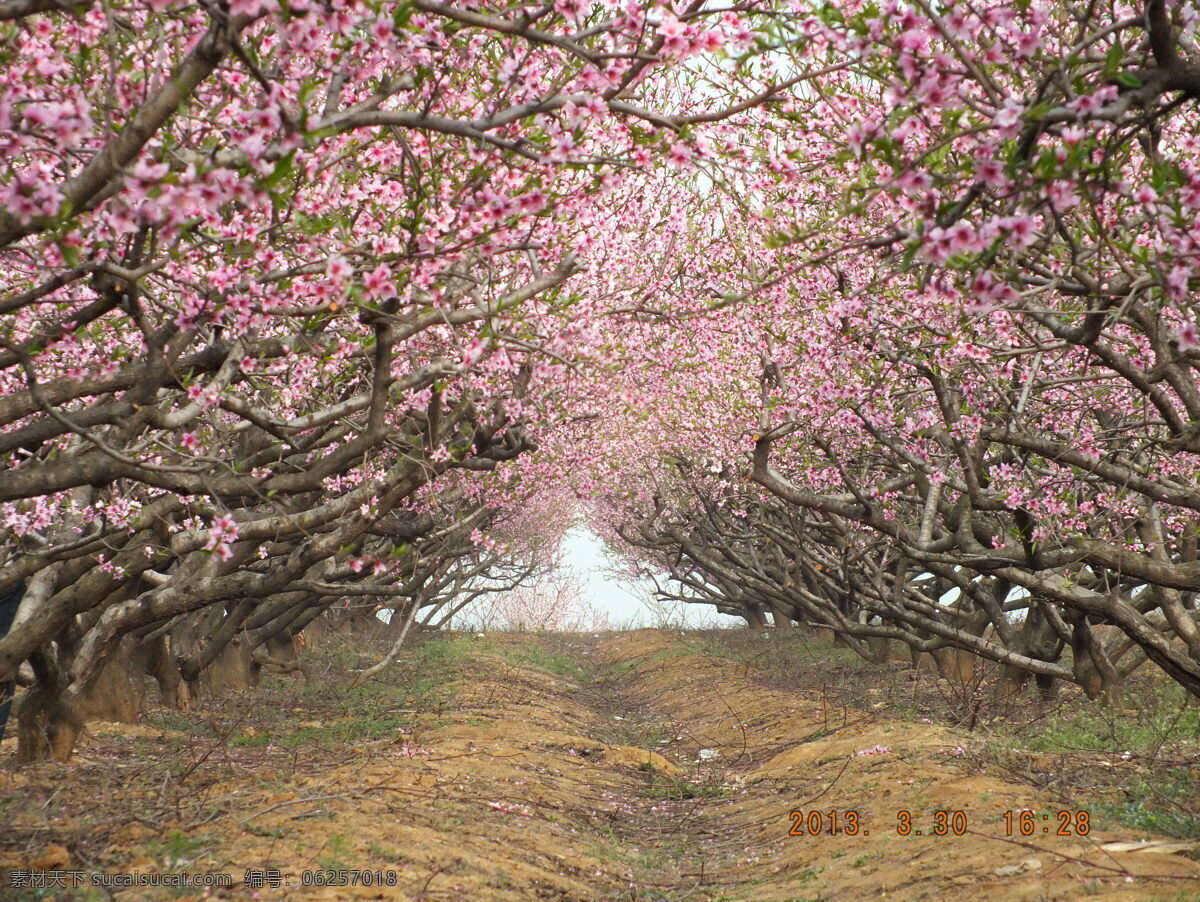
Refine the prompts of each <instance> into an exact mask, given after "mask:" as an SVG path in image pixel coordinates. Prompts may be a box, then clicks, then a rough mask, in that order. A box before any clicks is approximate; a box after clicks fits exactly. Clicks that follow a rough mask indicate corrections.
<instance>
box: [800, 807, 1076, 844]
mask: <svg viewBox="0 0 1200 902" xmlns="http://www.w3.org/2000/svg"><path fill="white" fill-rule="evenodd" d="M788 819H789V822H790V827H789V829H788V835H789V836H870V835H871V830H870V829H869V819H868V818H867V817H866V816H864V814H863V813H862V812H861V811H859V810H857V809H855V808H842V809H837V808H829V809H826V810H818V809H815V808H813V809H804V808H793V809H792V810H791V811H789V812H788ZM891 820H892V822H891V823H890V824H884V825H881V826H877V827H876V829H877V830H878V831H879V832H880V833H883V832H886V831H887V830H888V829H889V827H890V829H891V831H892V832H893V833H894V834H895V835H896V836H965V835H966V834H967V833H972V832H974V833H982V832H984V831H982V830H972V829H971V820H970V816H969V815H968V814H967V812H966V811H965V810H963V809H961V808H939V809H936V810H934V811H930V812H915V813H914V812H913V811H911V810H909V809H907V808H902V809H899V810H898V811H896V812H895V813H894V816H893V818H892V819H891ZM987 824H988V826H990V827H992V828H993V830H992V831H989V832H994V833H997V834H999V835H1003V836H1024V837H1033V836H1047V837H1048V836H1087V835H1088V834H1089V833H1090V832H1091V829H1092V823H1091V815H1090V814H1089V813H1088V812H1087V811H1086V810H1082V809H1080V810H1067V809H1061V810H1052V811H1043V812H1041V813H1038V812H1036V811H1034V810H1032V809H1030V808H1021V809H1018V810H1015V811H1005V812H1003V813H1002V814H1000V815H999V817H996V816H992V817H990V818H988V820H987Z"/></svg>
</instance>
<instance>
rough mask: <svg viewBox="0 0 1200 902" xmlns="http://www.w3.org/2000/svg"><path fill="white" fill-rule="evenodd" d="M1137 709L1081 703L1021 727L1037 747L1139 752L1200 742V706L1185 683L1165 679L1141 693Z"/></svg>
mask: <svg viewBox="0 0 1200 902" xmlns="http://www.w3.org/2000/svg"><path fill="white" fill-rule="evenodd" d="M1134 704H1135V708H1134V709H1133V710H1132V711H1129V712H1117V711H1114V710H1112V709H1110V708H1106V707H1104V706H1102V705H1099V704H1086V703H1084V704H1078V705H1072V706H1070V708H1067V709H1063V710H1061V711H1060V712H1058V713H1056V714H1053V715H1051V716H1050V717H1048V718H1047V719H1046V721H1045V722H1044V723H1043V724H1041V725H1040V726H1036V727H1035V728H1034V729H1032V730H1028V731H1023V733H1022V740H1023V741H1024V743H1025V745H1026V746H1028V748H1030V749H1032V750H1033V751H1047V752H1061V751H1092V752H1126V751H1129V752H1137V753H1148V754H1155V753H1157V751H1158V750H1159V749H1160V748H1162V746H1163V745H1165V744H1167V743H1170V742H1180V741H1184V742H1186V741H1191V742H1195V741H1200V706H1197V705H1196V704H1195V702H1194V701H1193V700H1192V699H1191V696H1190V695H1189V694H1188V693H1187V691H1186V690H1185V689H1184V688H1183V687H1182V686H1177V685H1175V684H1173V683H1171V684H1162V685H1159V686H1157V687H1156V688H1155V689H1154V690H1151V691H1147V692H1143V693H1139V696H1138V698H1137V699H1136V701H1135V702H1134Z"/></svg>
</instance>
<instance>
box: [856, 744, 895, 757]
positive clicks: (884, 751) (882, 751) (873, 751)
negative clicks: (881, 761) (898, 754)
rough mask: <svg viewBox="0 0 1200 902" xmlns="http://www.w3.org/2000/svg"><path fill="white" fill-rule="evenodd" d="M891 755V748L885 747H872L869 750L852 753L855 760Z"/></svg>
mask: <svg viewBox="0 0 1200 902" xmlns="http://www.w3.org/2000/svg"><path fill="white" fill-rule="evenodd" d="M891 753H892V750H891V748H889V747H888V746H886V745H873V746H871V747H870V748H869V749H860V750H859V751H857V752H855V753H854V756H855V757H856V758H868V757H871V756H873V755H890V754H891Z"/></svg>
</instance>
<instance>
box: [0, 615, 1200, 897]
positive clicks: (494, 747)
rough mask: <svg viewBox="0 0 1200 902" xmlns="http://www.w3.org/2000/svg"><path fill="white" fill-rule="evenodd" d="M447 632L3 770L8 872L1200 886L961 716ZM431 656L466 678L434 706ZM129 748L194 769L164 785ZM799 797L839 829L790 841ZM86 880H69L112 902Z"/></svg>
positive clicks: (963, 890) (761, 892)
mask: <svg viewBox="0 0 1200 902" xmlns="http://www.w3.org/2000/svg"><path fill="white" fill-rule="evenodd" d="M436 647H438V646H433V645H431V646H429V647H428V648H436ZM445 648H446V649H448V651H443V652H438V654H439V655H441V657H440V658H438V659H437V660H434V659H433V657H432V652H428V651H427V652H425V653H424V657H423V658H420V661H419V663H420V670H412V671H404V670H403V667H402V668H400V669H399V670H398V671H397V673H396V675H395V676H393V677H390V679H394V680H395V682H394V683H391V684H389V683H386V682H385V683H383V684H378V687H377V691H375V692H374V693H373V694H371V695H370V696H369V699H370V705H371V709H370V711H369V714H368V715H364V712H363V711H362V710H361V708H362V706H363V705H364V704H366V703H365V702H363V701H361V700H358V701H355V705H356V706H358V709H355V708H350V709H343V710H349V711H350V713H349V714H340V715H339V714H337V713H336V712H335V711H333V710H326V711H323V712H322V711H321V710H320V709H319V706H318V705H316V704H315V703H312V704H310V705H309V706H308V707H304V706H303V705H299V706H298V707H296V708H294V709H293V713H292V715H291V717H292V722H291V723H290V727H289V729H291V730H292V731H293V732H291V733H284V732H283V728H282V727H278V726H272V725H271V724H272V721H270V719H269V715H270V712H269V711H267V710H265V709H263V708H261V707H260V708H253V707H250V708H247V711H248V712H250V713H254V712H257V716H259V717H261V718H265V719H264V720H259V721H255V722H256V723H259V726H258V727H255V726H244V727H240V728H239V730H238V732H237V733H236V734H232V733H230V734H223V738H221V741H220V742H218V743H212V744H211V745H209V746H203V747H200V748H195V749H194V751H193V752H190V753H180V751H179V749H180V745H179V735H178V734H172V733H171V732H170V731H168V730H162V729H159V730H154V729H152V728H150V727H138V728H118V727H113V728H111V729H107V730H101V729H97V730H96V733H97V735H96V737H95V738H94V739H93V740H91V741H90V743H89V745H88V747H87V748H85V749H83V750H82V751H81V754H80V756H79V758H78V760H77V761H75V762H72V763H71V764H68V765H65V766H64V765H45V766H41V767H39V768H36V769H33V770H26V771H22V772H19V773H15V774H14V773H0V805H2V806H3V808H2V809H0V815H3V817H2V818H0V824H3V822H4V819H7V821H8V823H7V824H6V825H4V826H0V871H2V869H3V868H4V867H7V868H9V869H12V868H21V869H30V868H43V869H44V868H60V869H75V870H77V871H79V872H82V873H83V874H85V880H90V879H91V875H92V874H94V873H98V872H100V871H108V872H113V871H134V870H137V871H143V872H148V871H155V872H163V873H176V874H185V873H187V874H196V873H200V872H208V873H218V874H229V875H231V876H232V877H233V879H234V885H233V886H232V887H230V888H228V889H218V890H214V891H211V895H213V896H216V897H220V898H239V899H240V898H249V897H254V898H261V899H292V898H298V897H302V898H306V899H328V900H334V899H428V900H491V899H495V900H529V899H560V900H592V899H595V900H618V899H620V900H680V902H682V900H719V899H727V900H804V899H812V900H816V899H823V900H859V899H866V898H870V899H876V898H889V899H904V900H916V899H926V900H936V899H955V900H963V899H972V900H976V899H979V900H986V899H995V900H1001V899H1003V900H1043V899H1080V898H1092V897H1101V898H1110V899H1128V900H1139V902H1145V900H1151V899H1160V900H1164V902H1165V900H1172V902H1183V900H1191V899H1200V863H1198V862H1197V861H1195V860H1192V859H1191V858H1189V857H1187V856H1185V855H1182V854H1174V853H1173V851H1174V850H1173V848H1172V847H1171V846H1166V847H1162V846H1160V847H1158V850H1157V851H1136V852H1135V851H1129V850H1124V851H1121V850H1118V849H1119V847H1114V846H1113V845H1112V843H1113V842H1115V841H1119V840H1132V839H1135V838H1139V837H1134V836H1133V835H1131V834H1132V831H1129V830H1121V829H1116V830H1113V829H1109V828H1108V825H1105V824H1103V823H1093V824H1090V825H1089V826H1090V827H1091V829H1090V832H1089V833H1088V835H1086V836H1079V835H1074V834H1075V833H1076V832H1077V830H1078V828H1079V827H1080V826H1081V821H1080V819H1079V817H1078V813H1077V812H1076V811H1075V810H1074V809H1072V808H1069V807H1067V806H1063V805H1060V804H1054V802H1053V800H1050V799H1046V798H1042V797H1039V795H1038V793H1037V792H1036V791H1035V790H1033V789H1032V788H1030V787H1024V786H1020V785H1014V784H1011V783H1006V782H1003V781H1001V780H999V779H994V778H993V777H991V776H989V775H986V774H974V775H968V774H967V773H966V769H965V767H964V766H963V762H962V760H961V758H960V755H959V751H960V750H959V749H958V746H959V743H960V742H961V741H962V739H961V737H959V736H957V735H956V734H954V733H952V732H951V731H949V730H945V729H942V728H938V727H933V726H927V725H919V724H909V723H903V722H899V721H889V720H887V719H883V718H881V717H877V716H872V715H866V714H863V713H861V712H854V711H840V710H838V711H832V710H828V709H827V708H824V707H823V706H822V705H821V704H820V703H816V702H812V701H808V700H805V699H803V698H800V697H799V696H797V695H796V694H795V693H790V692H783V691H775V690H772V689H769V688H766V687H764V686H763V685H762V684H761V681H760V680H756V679H755V678H754V677H755V674H754V673H753V672H751V671H750V670H749V668H747V667H746V666H745V665H743V664H740V663H738V662H736V661H732V660H729V659H725V658H721V657H716V656H712V655H708V654H697V653H694V649H693V648H692V647H691V646H689V645H687V644H685V643H682V642H681V641H680V640H679V639H678V637H676V636H674V635H672V634H669V633H662V632H656V631H649V630H647V631H641V632H638V633H631V634H624V635H620V636H616V637H613V638H607V639H604V640H589V639H585V638H581V637H573V638H563V639H553V640H551V639H545V640H535V639H531V638H530V637H503V638H497V639H487V640H479V641H475V640H471V639H459V640H456V641H455V642H452V643H446V644H445ZM451 652H453V654H451ZM414 667H415V665H414ZM438 667H440V668H441V670H440V671H438V670H437V668H438ZM435 672H440V673H444V674H448V675H449V676H450V677H452V682H451V683H450V684H446V683H445V682H440V681H436V680H435V681H433V685H431V686H424V688H423V689H422V692H421V693H419V695H420V697H419V698H417V699H416V700H415V701H414V698H415V696H414V695H413V693H414V692H416V689H414V688H413V687H414V686H415V685H418V683H419V680H418V675H419V674H429V673H435ZM406 687H407V688H406ZM317 688H318V689H319V687H317ZM312 691H313V692H316V691H317V689H313V690H312ZM285 698H287V696H286V694H282V695H280V694H277V695H275V696H273V697H272V699H271V700H270V701H271V702H272V703H273V704H275V705H278V704H279V703H280V701H281V700H283V699H285ZM295 700H296V701H303V699H302V698H297V699H295ZM432 700H436V703H434V702H433V701H432ZM260 701H261V700H260ZM247 704H249V703H247ZM294 712H302V713H300V714H297V713H294ZM306 715H307V716H310V717H313V719H312V720H304V719H301V718H303V717H304V716H306ZM238 716H239V717H240V716H242V715H238ZM247 716H249V715H247ZM356 716H357V717H358V718H360V720H361V718H363V717H364V716H369V718H370V720H369V721H368V722H366V723H360V722H359V721H353V718H354V717H356ZM236 722H237V723H243V722H249V721H236ZM343 722H344V723H343ZM351 726H354V727H355V729H356V730H357V731H358V732H355V733H353V736H354V738H353V739H351V740H350V741H342V742H333V741H332V740H331V739H330V737H332V736H335V735H336V736H342V737H343V738H344V737H346V736H348V735H351V734H350V733H347V732H346V730H347V729H349V727H351ZM339 730H340V731H341V732H338V731H339ZM264 731H274V732H269V735H264ZM297 731H298V732H297ZM300 734H303V735H301V736H300V738H301V739H303V740H307V742H301V741H293V740H294V739H295V738H296V737H297V735H300ZM264 739H265V740H266V741H260V740H264ZM134 745H140V746H141V748H140V751H138V754H139V755H141V756H143V757H145V756H150V757H151V758H152V757H153V756H154V755H156V754H158V755H161V756H162V757H163V758H164V759H165V758H166V757H167V756H169V755H171V754H173V755H174V756H175V758H177V759H179V758H182V759H184V766H182V767H181V766H180V765H179V762H178V761H177V762H176V764H175V765H174V766H173V769H172V768H168V769H167V770H165V771H164V773H165V776H164V777H163V783H162V786H161V787H157V789H156V788H155V786H154V781H156V780H157V779H158V776H157V772H155V773H154V774H153V775H147V773H146V772H145V770H144V767H143V768H142V769H140V770H139V769H136V767H135V764H134V763H133V761H132V756H131V754H129V753H130V752H132V751H133V750H134V749H133V746H134ZM188 748H189V749H191V748H193V747H192V746H188ZM10 752H11V742H10V741H6V742H5V743H4V745H3V747H2V748H0V756H3V755H4V754H7V753H10ZM188 754H192V757H193V759H195V760H192V759H189V758H188ZM122 768H126V770H125V771H122V770H121V769H122ZM122 773H126V774H127V776H126V777H125V778H124V779H121V778H120V774H122ZM151 776H153V779H151ZM172 781H173V782H172ZM173 785H175V786H177V790H176V791H175V792H174V793H172V792H169V791H168V788H169V786H173ZM156 792H157V794H156ZM172 806H174V807H173V808H172ZM1022 809H1027V810H1029V811H1031V812H1032V814H1031V815H1028V816H1027V817H1026V821H1025V824H1026V826H1027V827H1031V828H1032V829H1033V831H1034V832H1033V835H1032V836H1030V837H1029V838H1028V839H1025V838H1022V837H1021V836H1020V835H1019V832H1020V825H1021V823H1022V822H1021V819H1020V818H1021V815H1020V814H1019V812H1020V811H1021V810H1022ZM793 810H798V811H800V812H802V814H801V815H800V817H799V821H798V826H799V827H800V828H801V832H802V834H807V832H808V831H807V828H808V827H809V826H814V827H815V826H820V828H821V830H822V832H821V833H820V834H818V835H789V830H790V828H792V826H793V823H795V822H796V819H795V818H793V817H792V816H791V815H790V812H792V811H793ZM1060 810H1064V811H1065V812H1066V814H1065V817H1066V818H1067V820H1066V824H1067V826H1068V827H1069V828H1070V831H1069V832H1070V833H1071V834H1072V835H1066V836H1057V835H1056V833H1057V831H1058V830H1059V828H1060V824H1061V823H1062V821H1060V817H1059V815H1058V813H1057V812H1059V811H1060ZM901 811H908V812H910V814H911V832H910V833H909V835H906V836H905V835H899V833H898V826H900V824H901V822H900V815H899V813H900V812H901ZM938 811H943V812H947V814H946V815H945V826H946V828H947V829H946V831H945V835H935V832H936V831H937V830H938V829H939V824H938V818H939V817H940V816H939V815H937V814H936V812H938ZM814 812H815V813H816V816H815V817H814V818H813V819H812V821H811V824H810V818H809V814H810V813H814ZM953 812H961V814H960V815H957V816H956V815H955V814H953ZM1005 812H1011V818H1012V825H1013V833H1014V834H1017V835H1015V836H1012V837H1009V836H1006V823H1005V820H1004V815H1005ZM835 817H836V826H835V828H834V832H831V823H832V822H833V821H834V818H835ZM818 820H819V821H820V823H819V825H818V823H817V821H818ZM855 830H856V831H857V832H854V833H852V832H851V831H855ZM918 832H919V834H920V835H918ZM959 832H961V834H962V835H956V834H957V833H959ZM247 869H251V870H250V871H249V872H247ZM274 871H278V878H279V880H280V882H281V883H283V884H285V885H280V886H272V885H271V884H272V883H274V882H275V877H276V875H275V873H273V872H274ZM306 872H307V874H306ZM368 875H369V879H370V880H371V882H372V884H374V885H371V886H363V885H358V886H323V887H322V886H305V885H303V884H311V883H317V882H326V881H331V882H333V883H345V882H358V883H360V884H361V883H363V882H364V881H365V880H367V879H368ZM8 877H9V875H8V874H5V873H2V872H0V898H8V897H7V896H5V895H4V893H5V891H6V887H7V885H8ZM247 880H249V883H250V884H255V883H259V882H261V883H263V885H262V886H253V885H247ZM380 881H382V882H383V883H384V884H385V885H382V886H381V885H377V884H378V883H379V882H380ZM393 883H394V885H388V884H393ZM286 884H290V885H286ZM85 889H86V887H85V888H84V889H80V890H78V891H75V892H74V893H70V892H66V891H59V892H55V893H50V894H49V895H50V896H51V897H54V896H57V897H61V898H69V897H72V896H73V897H75V898H97V899H99V898H109V897H110V896H109V895H108V894H107V893H104V892H101V891H98V890H91V891H90V894H89V893H86V892H85ZM9 892H13V891H9ZM12 897H13V898H30V899H33V898H45V897H47V896H46V894H45V893H44V892H42V893H40V894H39V893H38V892H36V891H34V890H32V889H30V890H27V891H17V892H16V894H15V895H14V896H12ZM112 897H114V898H118V899H122V900H133V899H143V898H145V899H166V898H176V899H178V898H201V897H203V894H202V893H198V892H187V891H184V890H180V889H178V888H171V889H152V888H140V889H125V890H114V891H113V896H112Z"/></svg>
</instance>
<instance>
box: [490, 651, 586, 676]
mask: <svg viewBox="0 0 1200 902" xmlns="http://www.w3.org/2000/svg"><path fill="white" fill-rule="evenodd" d="M497 650H498V651H499V653H500V654H501V655H502V656H503V657H505V658H507V659H508V660H510V661H512V662H513V663H516V664H529V665H531V666H533V667H538V668H540V669H542V670H545V671H548V672H550V673H552V674H554V675H555V676H558V677H562V678H563V679H569V680H574V679H579V678H580V677H582V676H583V675H584V669H583V668H582V667H581V666H580V665H579V661H578V659H577V658H576V657H575V656H573V655H569V654H567V653H565V652H561V651H554V650H552V649H549V648H544V647H542V646H541V645H538V644H535V643H532V642H530V643H528V644H525V645H520V646H512V645H505V646H502V647H500V648H499V649H497Z"/></svg>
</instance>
